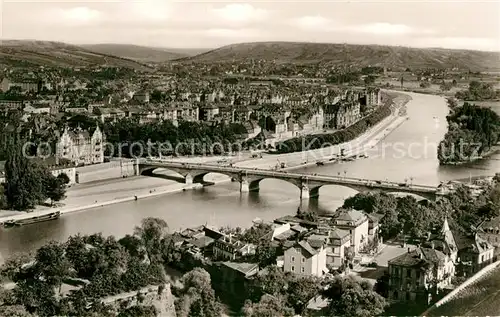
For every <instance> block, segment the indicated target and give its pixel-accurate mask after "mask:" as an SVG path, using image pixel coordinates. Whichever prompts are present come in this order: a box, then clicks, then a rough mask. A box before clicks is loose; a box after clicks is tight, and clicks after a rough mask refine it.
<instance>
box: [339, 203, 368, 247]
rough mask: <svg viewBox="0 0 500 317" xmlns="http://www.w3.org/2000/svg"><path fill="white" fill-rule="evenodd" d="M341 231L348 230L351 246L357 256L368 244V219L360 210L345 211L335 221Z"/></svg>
mask: <svg viewBox="0 0 500 317" xmlns="http://www.w3.org/2000/svg"><path fill="white" fill-rule="evenodd" d="M334 224H335V226H337V227H338V228H339V229H342V230H346V231H348V232H349V234H350V235H351V245H352V247H353V251H354V253H355V254H357V253H358V252H359V251H360V249H362V248H363V247H364V246H365V245H366V244H367V243H368V232H369V223H368V217H367V216H366V215H365V214H364V213H362V212H361V211H359V210H355V209H349V210H343V211H342V212H341V213H340V214H339V215H337V217H335V219H334Z"/></svg>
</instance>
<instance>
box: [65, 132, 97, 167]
mask: <svg viewBox="0 0 500 317" xmlns="http://www.w3.org/2000/svg"><path fill="white" fill-rule="evenodd" d="M103 143H104V135H103V133H102V132H101V130H100V129H99V127H96V129H95V130H94V132H93V133H92V135H91V134H90V133H89V132H88V131H83V130H81V129H79V130H77V131H70V130H69V129H68V128H67V127H66V128H65V129H64V132H63V133H62V135H61V137H60V139H59V141H58V143H57V145H56V158H57V159H67V160H69V161H71V162H73V163H74V164H76V165H87V164H97V163H103V162H104V144H103Z"/></svg>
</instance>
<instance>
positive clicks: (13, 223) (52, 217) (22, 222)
mask: <svg viewBox="0 0 500 317" xmlns="http://www.w3.org/2000/svg"><path fill="white" fill-rule="evenodd" d="M59 217H61V212H60V211H56V212H52V213H49V214H46V215H42V216H36V217H31V218H26V219H18V220H7V221H5V222H4V223H3V226H4V227H5V228H10V227H19V226H25V225H30V224H33V223H39V222H44V221H50V220H56V219H59Z"/></svg>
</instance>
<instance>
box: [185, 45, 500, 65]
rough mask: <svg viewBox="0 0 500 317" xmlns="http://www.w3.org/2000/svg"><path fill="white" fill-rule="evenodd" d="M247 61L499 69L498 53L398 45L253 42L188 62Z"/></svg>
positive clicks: (218, 50)
mask: <svg viewBox="0 0 500 317" xmlns="http://www.w3.org/2000/svg"><path fill="white" fill-rule="evenodd" d="M249 59H262V60H275V61H276V62H292V63H311V62H318V61H330V62H333V63H337V64H339V65H340V64H354V65H359V66H368V65H371V66H387V67H409V68H412V67H435V68H451V67H460V68H465V69H470V70H473V71H486V70H489V71H498V70H500V53H498V52H482V51H469V50H451V49H441V48H409V47H400V46H380V45H354V44H327V43H298V42H256V43H242V44H232V45H228V46H223V47H221V48H218V49H215V50H211V51H208V52H206V53H202V54H199V55H196V56H193V57H187V58H183V59H180V60H179V61H187V62H190V61H192V62H217V61H222V62H224V61H243V60H249Z"/></svg>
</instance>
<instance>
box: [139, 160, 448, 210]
mask: <svg viewBox="0 0 500 317" xmlns="http://www.w3.org/2000/svg"><path fill="white" fill-rule="evenodd" d="M158 168H162V169H168V170H171V171H174V172H177V173H179V174H180V175H182V177H184V181H185V183H186V184H192V183H203V178H204V177H205V175H207V174H209V173H217V174H223V175H226V176H228V177H230V178H231V179H232V180H235V181H238V182H239V183H240V191H241V192H251V191H258V190H259V183H260V182H261V181H262V180H264V179H268V178H272V179H280V180H284V181H287V182H289V183H292V184H294V185H295V186H297V187H298V188H299V189H300V198H301V199H307V198H313V197H318V196H319V189H320V188H321V187H322V186H325V185H338V186H344V187H348V188H351V189H353V190H356V191H358V192H366V191H383V192H387V193H406V194H414V195H417V196H420V197H422V198H425V199H428V200H436V199H438V198H439V197H442V196H446V195H447V194H448V192H447V191H446V190H445V189H443V188H438V187H434V186H428V185H418V184H411V185H410V184H407V183H395V182H386V181H379V180H368V179H360V178H351V177H341V176H332V175H317V174H301V173H294V172H288V171H273V170H266V169H257V168H255V169H252V168H243V167H234V166H221V165H215V164H198V163H178V162H167V161H155V160H138V161H136V163H135V174H136V175H148V174H152V173H153V171H154V170H155V169H158Z"/></svg>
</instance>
